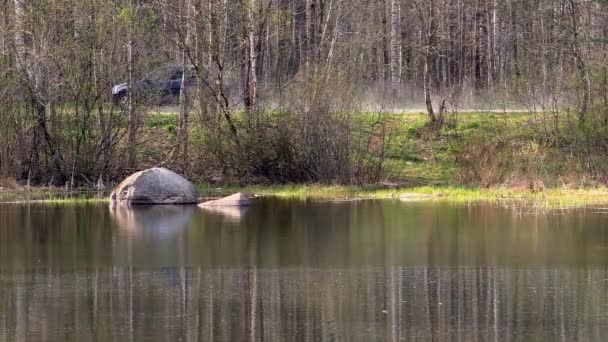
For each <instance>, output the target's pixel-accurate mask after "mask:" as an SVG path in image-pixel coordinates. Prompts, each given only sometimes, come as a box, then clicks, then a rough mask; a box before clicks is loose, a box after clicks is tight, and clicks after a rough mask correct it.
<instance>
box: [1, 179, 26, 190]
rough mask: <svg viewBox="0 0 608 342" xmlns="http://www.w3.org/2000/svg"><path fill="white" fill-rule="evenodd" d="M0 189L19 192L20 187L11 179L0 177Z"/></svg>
mask: <svg viewBox="0 0 608 342" xmlns="http://www.w3.org/2000/svg"><path fill="white" fill-rule="evenodd" d="M0 189H5V190H20V189H21V186H19V183H17V181H16V180H15V178H12V177H0Z"/></svg>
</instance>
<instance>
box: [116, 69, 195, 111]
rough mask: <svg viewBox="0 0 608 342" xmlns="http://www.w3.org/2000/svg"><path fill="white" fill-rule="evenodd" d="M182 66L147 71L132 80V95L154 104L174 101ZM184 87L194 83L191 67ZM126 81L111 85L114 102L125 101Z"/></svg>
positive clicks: (178, 90)
mask: <svg viewBox="0 0 608 342" xmlns="http://www.w3.org/2000/svg"><path fill="white" fill-rule="evenodd" d="M182 74H183V73H182V66H181V65H165V66H162V67H160V68H158V69H155V70H153V71H152V72H150V73H148V74H147V75H146V76H145V77H144V78H143V79H141V80H138V81H135V82H133V94H132V95H133V96H134V97H136V98H137V99H138V100H140V99H145V100H149V101H151V102H152V103H155V104H166V103H170V102H175V101H176V100H177V97H178V96H179V93H180V90H181V87H182ZM186 76H187V77H186V87H194V86H195V85H196V76H195V73H194V70H193V69H192V68H188V70H187V73H186ZM128 91H129V86H128V83H120V84H116V85H114V86H113V87H112V98H113V100H114V102H115V103H120V104H125V103H126V102H127V92H128Z"/></svg>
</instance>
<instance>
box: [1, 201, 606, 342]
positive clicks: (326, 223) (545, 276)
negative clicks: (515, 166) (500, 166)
mask: <svg viewBox="0 0 608 342" xmlns="http://www.w3.org/2000/svg"><path fill="white" fill-rule="evenodd" d="M606 223H608V217H606V216H603V215H600V214H594V213H593V212H588V211H574V212H569V213H567V214H564V215H556V214H549V215H544V214H543V215H528V216H526V215H517V214H514V213H513V212H512V211H511V210H507V209H503V208H493V207H484V206H474V207H459V206H449V205H429V204H403V203H396V202H390V201H389V202H377V201H370V202H361V203H340V204H335V203H334V204H332V203H325V204H318V203H304V202H294V203H291V202H287V203H285V202H273V201H266V202H261V203H258V204H256V205H254V206H252V207H251V208H250V210H249V211H248V212H247V213H246V214H245V215H243V216H241V217H240V218H239V220H236V221H235V219H234V217H232V216H230V215H228V216H226V215H222V214H218V213H209V212H205V211H202V210H200V209H198V208H196V207H166V208H162V207H149V208H138V209H137V210H135V211H122V210H118V211H113V212H110V211H108V209H107V208H106V207H96V206H85V207H44V206H0V293H1V294H2V295H1V296H0V341H44V340H62V341H69V340H72V341H85V340H99V341H110V340H116V341H128V340H133V341H135V340H165V341H167V340H168V341H176V340H182V341H399V340H436V341H452V340H462V341H487V340H511V339H516V340H606V338H608V308H607V305H608V281H607V280H606V279H608V274H607V273H608V272H607V268H606V266H607V264H608V258H607V256H608V254H607V253H608V251H607V250H606V248H605V246H608V234H607V233H606V232H605V229H603V227H605V226H606Z"/></svg>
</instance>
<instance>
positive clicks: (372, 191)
mask: <svg viewBox="0 0 608 342" xmlns="http://www.w3.org/2000/svg"><path fill="white" fill-rule="evenodd" d="M196 188H197V190H198V191H199V196H200V197H201V198H211V197H222V196H227V195H230V194H233V193H235V192H243V193H245V194H246V195H247V196H250V197H275V198H279V199H285V200H329V201H344V200H364V199H395V200H402V201H405V202H410V201H416V202H419V201H434V202H437V201H441V202H448V203H449V202H452V203H496V204H499V203H502V204H515V205H522V206H528V207H533V208H543V209H562V208H564V209H566V208H568V209H570V208H585V207H597V206H601V205H608V188H606V187H598V188H586V189H564V188H553V189H545V190H542V191H532V190H527V189H515V188H478V187H465V186H424V187H394V188H387V187H381V186H376V185H360V186H343V185H317V184H308V185H304V184H291V185H269V186H262V185H249V186H244V187H240V186H236V185H233V186H230V185H228V186H221V187H219V186H211V185H208V184H198V185H196ZM109 201H110V200H109V191H106V192H103V193H100V192H97V191H95V190H88V189H80V190H74V191H65V190H63V189H57V188H31V189H29V190H25V189H18V190H7V189H2V190H0V204H9V203H13V204H30V203H37V204H74V205H77V204H87V203H108V202H109Z"/></svg>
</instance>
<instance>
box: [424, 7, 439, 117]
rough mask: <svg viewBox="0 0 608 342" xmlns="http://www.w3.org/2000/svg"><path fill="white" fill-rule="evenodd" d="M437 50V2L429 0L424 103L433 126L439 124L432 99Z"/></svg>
mask: <svg viewBox="0 0 608 342" xmlns="http://www.w3.org/2000/svg"><path fill="white" fill-rule="evenodd" d="M434 50H435V0H429V16H428V28H427V42H426V47H425V51H424V103H425V105H426V111H427V115H428V117H429V120H430V121H431V123H432V124H436V123H437V116H436V115H435V110H434V109H433V101H432V99H431V81H432V80H431V78H432V76H431V59H432V58H431V54H433V53H434Z"/></svg>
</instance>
